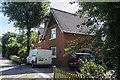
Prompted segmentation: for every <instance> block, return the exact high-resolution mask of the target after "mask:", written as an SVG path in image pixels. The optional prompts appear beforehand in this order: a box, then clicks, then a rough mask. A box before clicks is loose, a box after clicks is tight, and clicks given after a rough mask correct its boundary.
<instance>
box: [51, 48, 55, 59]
mask: <svg viewBox="0 0 120 80" xmlns="http://www.w3.org/2000/svg"><path fill="white" fill-rule="evenodd" d="M51 50H52V56H53V57H56V47H51Z"/></svg>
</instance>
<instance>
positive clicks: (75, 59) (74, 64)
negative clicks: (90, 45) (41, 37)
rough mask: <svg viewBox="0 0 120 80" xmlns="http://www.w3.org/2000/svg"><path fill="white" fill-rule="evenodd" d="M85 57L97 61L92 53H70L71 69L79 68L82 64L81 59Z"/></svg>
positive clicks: (69, 63) (69, 62)
mask: <svg viewBox="0 0 120 80" xmlns="http://www.w3.org/2000/svg"><path fill="white" fill-rule="evenodd" d="M84 57H85V58H87V59H92V60H93V61H95V58H94V57H93V56H92V55H91V54H90V53H76V54H75V55H73V54H70V55H69V59H68V66H69V68H70V69H71V70H79V68H80V67H81V66H82V63H81V61H80V59H83V58H84Z"/></svg>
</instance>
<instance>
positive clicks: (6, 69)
mask: <svg viewBox="0 0 120 80" xmlns="http://www.w3.org/2000/svg"><path fill="white" fill-rule="evenodd" d="M0 78H1V79H2V80H9V79H11V80H20V79H21V80H23V79H25V80H27V79H40V78H43V79H44V78H49V79H52V78H53V69H52V67H44V66H43V67H36V68H32V67H31V65H25V64H22V65H18V64H15V63H13V62H12V61H10V60H8V59H6V58H2V57H0Z"/></svg>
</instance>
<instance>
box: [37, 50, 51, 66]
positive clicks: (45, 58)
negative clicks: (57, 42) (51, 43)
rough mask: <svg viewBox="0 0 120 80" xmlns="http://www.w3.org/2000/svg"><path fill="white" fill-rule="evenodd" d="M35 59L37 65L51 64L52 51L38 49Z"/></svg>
mask: <svg viewBox="0 0 120 80" xmlns="http://www.w3.org/2000/svg"><path fill="white" fill-rule="evenodd" d="M37 59H38V60H37V64H46V65H47V64H51V62H52V51H51V50H46V49H38V53H37Z"/></svg>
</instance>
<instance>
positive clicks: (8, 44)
mask: <svg viewBox="0 0 120 80" xmlns="http://www.w3.org/2000/svg"><path fill="white" fill-rule="evenodd" d="M17 37H18V34H16V33H10V32H7V33H5V34H3V36H2V39H1V40H2V41H1V42H2V56H3V57H9V55H10V54H12V52H13V51H12V49H14V48H15V47H13V46H14V45H15V44H16V39H17ZM15 49H17V48H15ZM14 51H15V50H14ZM13 53H15V54H17V52H13Z"/></svg>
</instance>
